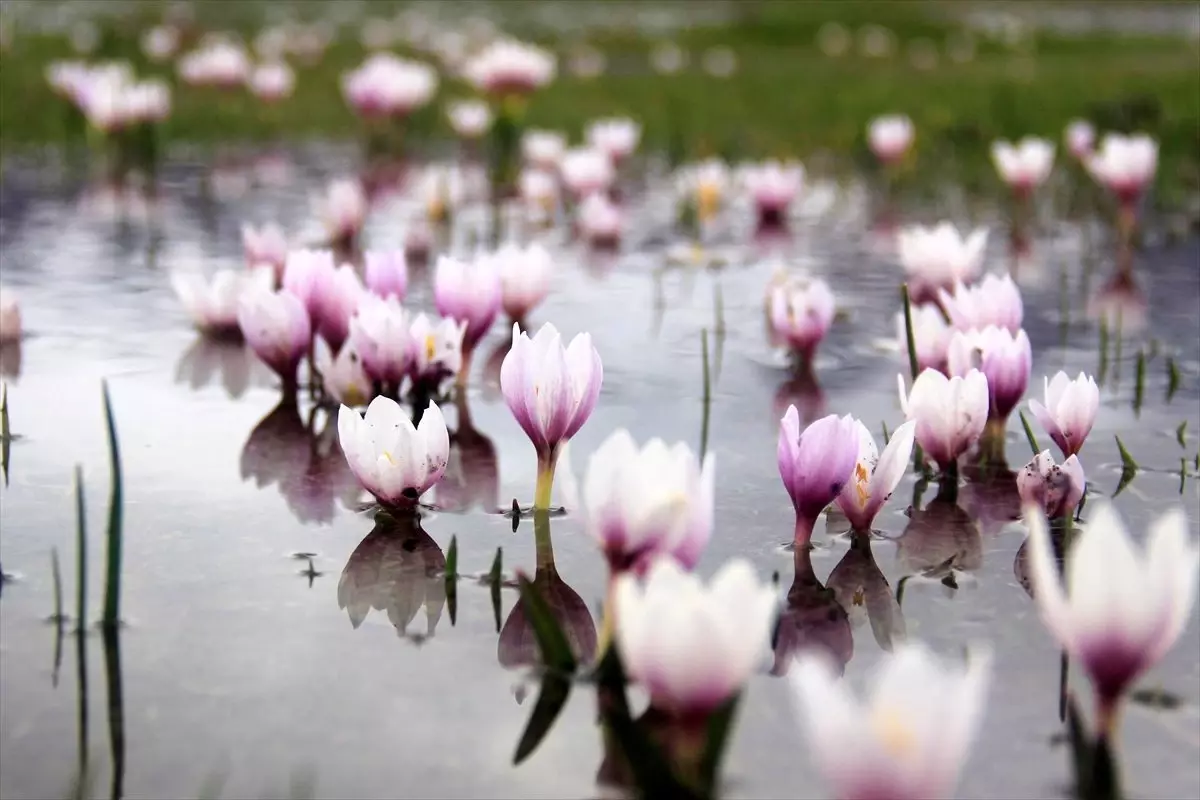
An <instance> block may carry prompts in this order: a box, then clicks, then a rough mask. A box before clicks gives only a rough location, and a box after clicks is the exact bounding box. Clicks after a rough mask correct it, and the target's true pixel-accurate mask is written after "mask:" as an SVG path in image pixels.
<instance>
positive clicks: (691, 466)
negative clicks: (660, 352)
mask: <svg viewBox="0 0 1200 800" xmlns="http://www.w3.org/2000/svg"><path fill="white" fill-rule="evenodd" d="M714 474H715V470H714V457H713V454H712V453H709V454H707V455H706V456H705V458H704V464H703V466H701V464H700V462H699V460H698V459H697V458H696V456H695V455H694V454H693V453H692V451H691V450H690V449H689V448H688V446H687V445H686V444H684V443H682V442H680V443H678V444H676V445H674V446H668V445H667V444H666V442H664V441H663V440H662V439H651V440H650V441H649V442H647V443H646V444H645V445H643V446H642V447H641V448H640V449H639V448H638V446H637V443H636V442H634V440H633V437H632V436H630V434H629V431H627V430H625V429H624V428H621V429H619V430H617V431H615V432H613V434H612V435H611V436H609V437H608V438H607V439H606V440H604V443H603V444H601V445H600V447H599V448H598V449H597V450H596V452H595V453H593V454H592V457H591V460H590V461H589V462H588V469H587V474H586V476H585V477H584V483H583V492H584V502H585V504H586V506H587V529H588V532H589V533H590V534H591V535H592V537H593V538H595V539H596V541H597V542H598V543H599V544H600V547H601V549H602V550H603V551H604V555H605V558H607V559H608V564H609V568H610V569H611V570H612V573H613V574H614V575H615V574H617V573H619V572H622V571H624V570H627V569H630V568H634V567H645V566H646V565H648V564H649V563H650V561H651V560H652V558H654V557H656V556H660V555H669V556H671V557H672V558H674V559H675V560H676V561H678V562H679V563H680V564H681V565H683V567H684V568H685V569H688V570H691V569H694V568H695V566H696V562H698V561H699V560H700V556H701V554H702V553H703V552H704V548H705V546H706V545H707V544H708V539H709V537H710V536H711V534H712V526H713V482H714Z"/></svg>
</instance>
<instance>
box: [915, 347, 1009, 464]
mask: <svg viewBox="0 0 1200 800" xmlns="http://www.w3.org/2000/svg"><path fill="white" fill-rule="evenodd" d="M897 379H898V381H899V384H900V407H901V408H902V409H904V415H905V417H906V418H908V419H910V420H915V421H916V423H917V430H916V439H917V444H919V445H921V448H922V449H923V450H924V451H925V454H926V455H928V456H929V457H930V458H932V459H933V460H934V461H935V462H937V465H938V467H939V468H940V469H941V470H942V471H943V472H946V471H950V470H953V469H954V468H955V466H956V465H957V463H958V458H959V456H961V455H963V454H964V453H966V452H967V450H969V449H970V448H971V446H972V445H974V444H975V443H976V442H977V441H979V437H980V436H982V435H983V430H984V427H985V426H986V425H987V421H988V383H987V378H986V377H984V375H983V373H982V372H980V371H979V370H977V369H971V370H969V371H968V372H967V374H966V375H962V376H958V375H956V376H955V377H953V378H947V377H946V376H945V375H943V374H942V373H940V372H937V371H935V370H932V369H927V370H924V371H923V372H921V374H920V375H918V376H917V379H916V380H915V381H913V385H912V389H911V391H908V392H905V389H904V376H903V375H897Z"/></svg>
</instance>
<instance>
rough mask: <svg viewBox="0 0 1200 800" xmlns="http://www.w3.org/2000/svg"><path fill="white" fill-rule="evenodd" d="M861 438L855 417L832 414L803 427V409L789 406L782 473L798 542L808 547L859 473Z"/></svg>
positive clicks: (782, 429)
mask: <svg viewBox="0 0 1200 800" xmlns="http://www.w3.org/2000/svg"><path fill="white" fill-rule="evenodd" d="M858 452H859V437H858V428H857V426H856V425H855V421H854V418H853V417H851V416H850V415H848V414H847V415H846V416H844V417H838V416H837V415H836V414H830V415H829V416H827V417H822V418H821V419H819V420H817V421H816V422H814V423H812V424H811V425H809V426H808V427H807V428H805V429H804V430H803V431H801V430H800V412H799V411H797V410H796V407H795V406H788V410H787V412H786V413H785V414H784V415H783V419H782V420H781V421H780V426H779V442H778V446H777V448H776V456H777V460H778V462H779V476H780V477H781V478H782V479H783V486H784V488H785V489H787V492H788V496H790V497H791V498H792V507H793V508H794V509H795V511H796V531H795V540H794V543H795V546H796V547H807V546H808V542H809V539H810V538H811V537H812V529H813V525H814V524H815V523H816V521H817V517H819V516H820V515H821V512H822V511H824V510H825V507H826V506H828V505H829V504H830V503H832V502H833V501H834V500H835V499H836V498H837V496H838V495H839V494H841V492H842V489H843V488H844V487H845V486H846V484H847V483H849V482H850V479H851V477H852V476H853V475H854V468H855V464H856V463H857V462H858Z"/></svg>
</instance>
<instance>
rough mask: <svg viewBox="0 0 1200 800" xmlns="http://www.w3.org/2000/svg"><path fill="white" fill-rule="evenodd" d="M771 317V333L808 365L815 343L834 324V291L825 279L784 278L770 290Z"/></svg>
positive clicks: (822, 337) (813, 352)
mask: <svg viewBox="0 0 1200 800" xmlns="http://www.w3.org/2000/svg"><path fill="white" fill-rule="evenodd" d="M768 303H769V304H770V320H771V330H772V333H773V334H774V335H775V336H776V337H778V338H779V339H780V340H782V341H784V342H786V343H787V346H788V347H790V348H791V349H792V351H793V352H795V353H796V354H797V355H798V356H799V357H800V359H801V360H802V361H803V363H804V364H808V365H811V364H812V360H813V356H814V354H815V353H816V350H817V345H819V344H820V343H821V340H822V339H824V338H825V334H827V333H828V332H829V326H830V325H832V324H833V317H834V312H835V308H834V301H833V292H831V291H830V290H829V285H828V284H827V283H825V281H823V280H821V279H819V278H814V279H811V280H796V279H787V280H784V281H782V282H777V283H776V284H775V285H774V286H773V287H772V289H771V292H770V297H769V298H768Z"/></svg>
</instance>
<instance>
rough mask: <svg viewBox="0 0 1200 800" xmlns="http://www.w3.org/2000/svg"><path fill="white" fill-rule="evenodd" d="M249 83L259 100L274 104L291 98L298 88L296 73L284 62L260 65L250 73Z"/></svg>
mask: <svg viewBox="0 0 1200 800" xmlns="http://www.w3.org/2000/svg"><path fill="white" fill-rule="evenodd" d="M247 83H248V84H249V86H250V91H251V92H253V93H254V96H255V97H257V98H258V99H259V100H264V101H266V102H268V103H274V102H278V101H279V100H283V99H284V98H285V97H291V95H292V90H293V89H295V88H296V73H295V72H293V71H292V68H291V67H289V66H288V65H287V63H286V62H284V61H275V62H272V63H269V64H260V65H259V66H257V67H255V69H254V71H253V72H251V73H250V79H249V81H247Z"/></svg>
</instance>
